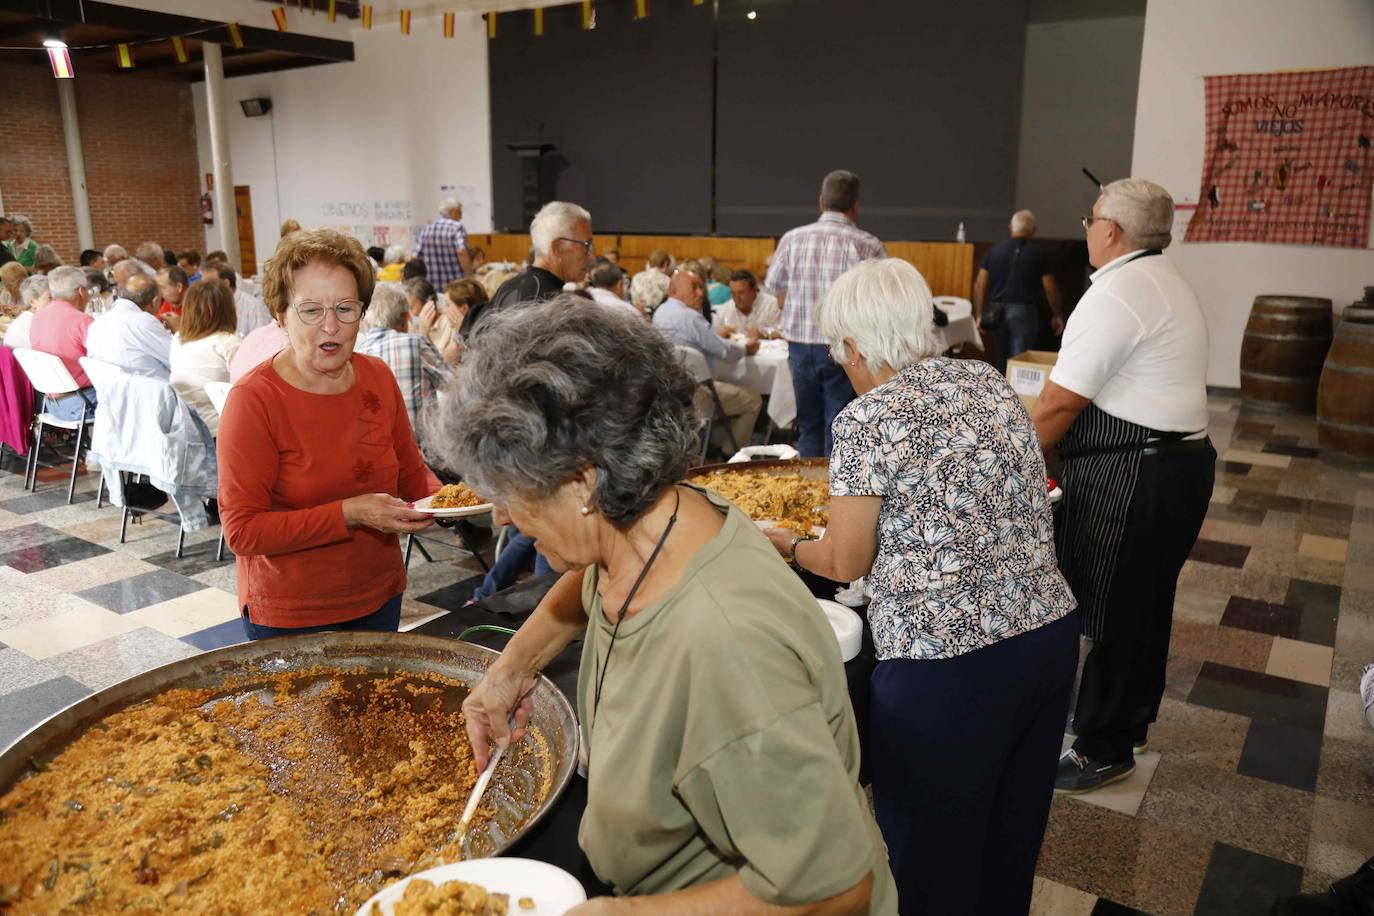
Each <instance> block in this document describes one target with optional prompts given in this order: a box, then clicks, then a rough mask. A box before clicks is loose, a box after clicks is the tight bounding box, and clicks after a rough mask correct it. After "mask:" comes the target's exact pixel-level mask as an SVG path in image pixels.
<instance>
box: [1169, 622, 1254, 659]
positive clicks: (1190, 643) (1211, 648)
mask: <svg viewBox="0 0 1374 916" xmlns="http://www.w3.org/2000/svg"><path fill="white" fill-rule="evenodd" d="M1273 642H1274V637H1272V636H1270V635H1269V634H1268V633H1256V632H1254V631H1252V630H1241V629H1237V628H1236V627H1223V626H1209V625H1208V624H1205V623H1193V622H1192V621H1191V620H1179V619H1177V618H1175V619H1174V628H1173V636H1172V638H1171V639H1170V640H1169V654H1170V655H1184V656H1187V657H1189V658H1196V659H1199V660H1201V661H1205V662H1217V663H1219V664H1222V665H1229V666H1231V667H1232V668H1245V669H1246V670H1248V671H1263V670H1264V669H1265V666H1266V665H1267V664H1268V663H1269V656H1270V655H1271V653H1272V646H1273Z"/></svg>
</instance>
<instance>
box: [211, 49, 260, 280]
mask: <svg viewBox="0 0 1374 916" xmlns="http://www.w3.org/2000/svg"><path fill="white" fill-rule="evenodd" d="M201 53H202V54H203V55H204V57H205V108H206V112H207V114H208V115H209V118H210V156H211V159H212V171H213V174H214V176H215V192H214V193H215V222H216V223H217V224H218V225H219V245H220V249H221V250H222V251H223V252H224V253H225V254H227V255H228V256H229V263H230V264H231V265H233V266H234V267H239V266H240V259H239V220H238V207H237V206H236V205H235V203H234V170H233V168H232V165H231V163H230V160H229V121H228V118H229V115H228V112H227V110H226V109H225V107H224V57H223V53H222V50H221V48H220V46H219V45H217V44H215V43H213V42H209V41H207V42H204V43H203V44H202V45H201ZM250 273H257V266H256V265H254V269H253V270H252V271H250Z"/></svg>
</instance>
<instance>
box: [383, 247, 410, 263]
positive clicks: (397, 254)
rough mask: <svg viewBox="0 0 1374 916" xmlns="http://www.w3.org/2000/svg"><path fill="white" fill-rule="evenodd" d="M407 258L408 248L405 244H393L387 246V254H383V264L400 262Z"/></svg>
mask: <svg viewBox="0 0 1374 916" xmlns="http://www.w3.org/2000/svg"><path fill="white" fill-rule="evenodd" d="M405 259H406V249H405V246H404V245H391V246H389V247H388V248H387V250H386V254H384V255H382V263H383V264H399V263H401V262H402V261H404V260H405Z"/></svg>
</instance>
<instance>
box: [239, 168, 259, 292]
mask: <svg viewBox="0 0 1374 916" xmlns="http://www.w3.org/2000/svg"><path fill="white" fill-rule="evenodd" d="M234 209H235V210H237V211H238V224H239V226H238V228H239V275H240V276H243V277H252V276H256V275H257V272H258V251H257V247H256V246H255V245H254V244H253V194H252V192H251V191H250V190H249V186H248V185H246V184H238V185H234Z"/></svg>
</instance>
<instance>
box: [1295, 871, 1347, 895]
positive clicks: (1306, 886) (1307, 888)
mask: <svg viewBox="0 0 1374 916" xmlns="http://www.w3.org/2000/svg"><path fill="white" fill-rule="evenodd" d="M1343 877H1345V876H1344V875H1331V874H1327V873H1326V872H1324V871H1322V870H1321V869H1319V868H1312V867H1311V866H1309V867H1307V868H1305V869H1303V872H1302V893H1304V894H1324V893H1326V890H1327V888H1329V887H1331V882H1333V881H1335V880H1336V879H1337V878H1343Z"/></svg>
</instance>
